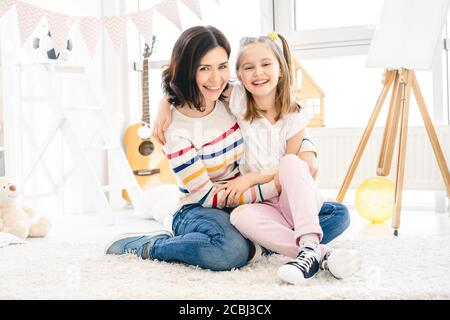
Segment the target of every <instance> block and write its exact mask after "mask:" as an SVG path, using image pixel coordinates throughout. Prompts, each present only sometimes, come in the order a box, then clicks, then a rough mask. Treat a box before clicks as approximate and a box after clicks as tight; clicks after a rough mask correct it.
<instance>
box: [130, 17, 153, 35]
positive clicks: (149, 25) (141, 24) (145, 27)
mask: <svg viewBox="0 0 450 320" xmlns="http://www.w3.org/2000/svg"><path fill="white" fill-rule="evenodd" d="M129 17H130V19H131V20H132V21H133V22H134V24H135V25H136V28H137V29H138V30H139V32H140V33H142V35H143V36H144V38H145V40H147V41H148V42H149V43H151V41H152V36H153V10H152V9H148V10H144V11H141V12H135V13H132V14H130V15H129Z"/></svg>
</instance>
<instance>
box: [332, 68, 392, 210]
mask: <svg viewBox="0 0 450 320" xmlns="http://www.w3.org/2000/svg"><path fill="white" fill-rule="evenodd" d="M395 72H396V71H393V70H389V71H388V70H386V71H385V73H384V87H383V90H382V91H381V93H380V96H379V98H378V101H377V103H376V105H375V109H374V110H373V112H372V115H371V117H370V119H369V123H368V124H367V127H366V130H365V131H364V134H363V136H362V138H361V141H360V142H359V145H358V148H357V149H356V153H355V155H354V156H353V160H352V163H351V164H350V167H349V169H348V171H347V173H346V175H345V179H344V182H343V183H342V186H341V188H340V189H339V193H338V196H337V198H336V200H337V201H338V202H342V200H344V197H345V194H346V192H347V190H348V187H349V186H350V183H351V181H352V179H353V175H354V174H355V170H356V168H357V167H358V164H359V161H360V160H361V156H362V154H363V152H364V149H365V148H366V145H367V141H368V140H369V137H370V135H371V134H372V131H373V127H374V126H375V122H376V121H377V118H378V115H379V114H380V110H381V107H382V106H383V104H384V101H385V100H386V95H387V93H388V92H389V88H390V87H391V85H392V82H393V80H394V75H395Z"/></svg>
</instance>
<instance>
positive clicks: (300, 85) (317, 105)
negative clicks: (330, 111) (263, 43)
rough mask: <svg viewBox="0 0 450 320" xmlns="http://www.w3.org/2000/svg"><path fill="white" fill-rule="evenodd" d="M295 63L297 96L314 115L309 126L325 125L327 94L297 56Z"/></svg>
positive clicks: (294, 59)
mask: <svg viewBox="0 0 450 320" xmlns="http://www.w3.org/2000/svg"><path fill="white" fill-rule="evenodd" d="M293 63H294V76H295V83H294V90H295V97H296V98H297V99H298V101H299V102H300V104H301V105H302V106H303V107H304V108H306V110H307V111H308V112H309V113H311V114H312V115H313V118H312V119H311V122H310V123H309V125H308V127H324V126H325V124H324V97H325V94H324V92H323V91H322V89H321V88H320V87H319V85H318V84H317V83H316V82H315V81H314V79H313V78H312V77H311V76H310V75H309V73H308V72H306V71H305V69H304V68H303V66H302V65H301V64H300V62H298V60H297V59H296V58H295V57H293Z"/></svg>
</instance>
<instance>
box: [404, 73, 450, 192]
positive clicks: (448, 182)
mask: <svg viewBox="0 0 450 320" xmlns="http://www.w3.org/2000/svg"><path fill="white" fill-rule="evenodd" d="M411 78H412V87H413V90H414V95H415V97H416V101H417V105H418V106H419V110H420V114H421V115H422V119H423V122H424V124H425V128H426V129H427V134H428V138H429V139H430V142H431V146H432V147H433V151H434V155H435V156H436V160H437V162H438V165H439V169H440V170H441V174H442V177H443V178H444V183H445V186H446V188H447V196H448V197H449V198H450V173H449V171H448V167H447V163H446V162H445V157H444V153H443V152H442V149H441V146H440V144H439V139H438V137H437V134H436V131H435V130H434V127H433V123H432V122H431V118H430V115H429V114H428V111H427V106H426V105H425V100H424V98H423V96H422V92H421V91H420V87H419V83H418V82H417V78H416V75H415V73H414V72H412V74H411Z"/></svg>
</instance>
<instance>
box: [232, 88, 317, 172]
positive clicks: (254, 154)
mask: <svg viewBox="0 0 450 320" xmlns="http://www.w3.org/2000/svg"><path fill="white" fill-rule="evenodd" d="M230 110H231V112H232V113H233V115H234V116H235V117H236V118H237V122H238V124H239V127H240V128H241V132H242V136H243V137H244V142H245V143H244V146H245V147H244V154H243V155H242V157H241V160H240V163H239V171H240V172H241V174H246V173H249V172H264V171H271V170H278V166H279V163H280V159H281V158H282V157H283V156H284V155H285V154H286V143H287V140H288V139H290V138H291V137H292V136H294V135H295V134H297V133H298V132H299V131H300V130H302V129H304V128H305V127H306V125H307V124H308V123H309V121H311V118H312V115H311V114H309V113H308V112H306V111H305V110H304V109H302V110H301V111H300V112H293V113H288V114H285V115H283V116H282V117H281V119H280V120H278V121H277V122H276V123H275V124H272V123H270V121H269V120H267V119H266V118H265V117H261V118H258V119H255V120H253V121H252V122H250V121H246V120H244V117H245V113H246V111H247V98H246V93H245V89H244V87H243V86H242V85H241V84H235V85H234V88H233V89H232V92H231V96H230ZM304 142H306V141H304ZM308 142H309V143H306V144H305V143H303V144H302V148H301V151H314V152H316V149H315V146H314V145H313V144H312V143H310V141H308Z"/></svg>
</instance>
